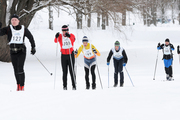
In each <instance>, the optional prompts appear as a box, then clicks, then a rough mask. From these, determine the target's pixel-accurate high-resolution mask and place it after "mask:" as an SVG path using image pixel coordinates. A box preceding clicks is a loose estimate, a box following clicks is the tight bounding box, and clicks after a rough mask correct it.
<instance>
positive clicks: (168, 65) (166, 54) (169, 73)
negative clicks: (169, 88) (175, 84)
mask: <svg viewBox="0 0 180 120" xmlns="http://www.w3.org/2000/svg"><path fill="white" fill-rule="evenodd" d="M157 49H158V50H161V49H162V51H163V60H164V66H165V72H166V79H167V80H168V81H171V80H172V77H173V70H172V62H173V53H172V51H173V50H174V46H173V45H172V44H171V43H170V40H169V39H166V40H165V44H162V45H161V44H160V43H158V46H157Z"/></svg>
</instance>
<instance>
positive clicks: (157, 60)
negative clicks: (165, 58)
mask: <svg viewBox="0 0 180 120" xmlns="http://www.w3.org/2000/svg"><path fill="white" fill-rule="evenodd" d="M158 56H159V50H158V52H157V58H156V64H155V70H154V78H153V80H155V76H156V69H157V62H158Z"/></svg>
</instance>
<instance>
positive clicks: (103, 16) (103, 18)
mask: <svg viewBox="0 0 180 120" xmlns="http://www.w3.org/2000/svg"><path fill="white" fill-rule="evenodd" d="M105 29H106V15H105V13H104V12H103V13H102V30H105Z"/></svg>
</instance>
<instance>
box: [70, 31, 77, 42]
mask: <svg viewBox="0 0 180 120" xmlns="http://www.w3.org/2000/svg"><path fill="white" fill-rule="evenodd" d="M70 39H71V41H72V42H75V40H76V38H75V36H74V34H72V33H71V34H70Z"/></svg>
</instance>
